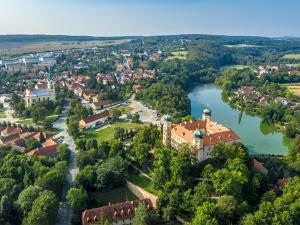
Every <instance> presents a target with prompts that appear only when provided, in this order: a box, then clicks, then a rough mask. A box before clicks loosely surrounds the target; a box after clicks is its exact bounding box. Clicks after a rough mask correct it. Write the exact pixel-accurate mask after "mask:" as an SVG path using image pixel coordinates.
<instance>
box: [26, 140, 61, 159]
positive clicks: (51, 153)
mask: <svg viewBox="0 0 300 225" xmlns="http://www.w3.org/2000/svg"><path fill="white" fill-rule="evenodd" d="M57 146H58V143H57V142H56V141H54V140H53V139H52V138H49V139H47V140H46V141H45V142H44V143H43V144H42V147H40V148H36V149H33V150H32V151H30V152H27V153H26V155H27V156H30V157H31V156H48V157H55V156H56V151H57Z"/></svg>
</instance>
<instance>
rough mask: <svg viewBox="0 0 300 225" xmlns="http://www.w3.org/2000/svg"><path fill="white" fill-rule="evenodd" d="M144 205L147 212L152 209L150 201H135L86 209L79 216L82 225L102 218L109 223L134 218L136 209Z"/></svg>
mask: <svg viewBox="0 0 300 225" xmlns="http://www.w3.org/2000/svg"><path fill="white" fill-rule="evenodd" d="M140 204H144V205H145V206H146V207H147V208H148V209H149V210H152V209H153V204H152V202H151V200H150V199H141V200H135V201H127V202H121V203H116V204H112V205H107V206H103V207H101V208H94V209H88V210H85V211H83V213H82V215H81V219H82V224H83V225H89V224H93V223H95V222H97V220H98V219H99V218H100V217H101V216H104V217H105V218H107V219H108V220H109V221H111V222H115V221H119V220H123V219H128V218H132V217H134V214H135V210H136V208H137V207H138V206H139V205H140Z"/></svg>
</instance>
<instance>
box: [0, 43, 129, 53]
mask: <svg viewBox="0 0 300 225" xmlns="http://www.w3.org/2000/svg"><path fill="white" fill-rule="evenodd" d="M130 41H131V40H130V39H122V40H107V41H51V42H34V43H28V42H24V43H9V42H7V43H5V42H2V43H0V56H13V55H22V54H27V53H37V52H49V51H59V50H67V49H75V48H92V47H104V46H109V45H117V44H123V43H128V42H130Z"/></svg>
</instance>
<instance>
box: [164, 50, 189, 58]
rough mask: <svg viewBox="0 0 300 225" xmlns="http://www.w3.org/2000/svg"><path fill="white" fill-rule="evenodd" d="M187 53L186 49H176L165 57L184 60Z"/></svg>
mask: <svg viewBox="0 0 300 225" xmlns="http://www.w3.org/2000/svg"><path fill="white" fill-rule="evenodd" d="M187 54H188V51H176V52H172V53H171V56H169V57H168V58H167V60H169V59H181V60H186V59H187Z"/></svg>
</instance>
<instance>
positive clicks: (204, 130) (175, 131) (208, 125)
mask: <svg viewBox="0 0 300 225" xmlns="http://www.w3.org/2000/svg"><path fill="white" fill-rule="evenodd" d="M211 115H212V112H211V110H210V109H209V108H205V109H204V110H203V116H202V120H194V121H189V122H183V123H180V124H173V123H172V117H171V115H165V116H164V118H163V144H164V145H167V146H170V147H172V148H175V149H177V150H178V149H179V147H180V145H181V144H188V145H189V146H191V148H192V149H193V150H194V151H196V152H197V158H198V161H199V162H202V161H204V160H206V159H208V158H210V157H211V154H212V150H213V148H214V146H215V145H216V144H220V143H234V142H238V141H239V139H240V137H239V136H238V135H237V134H236V133H235V132H234V131H232V130H231V129H229V128H226V127H225V126H223V125H221V124H218V123H216V122H213V121H212V120H211Z"/></svg>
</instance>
